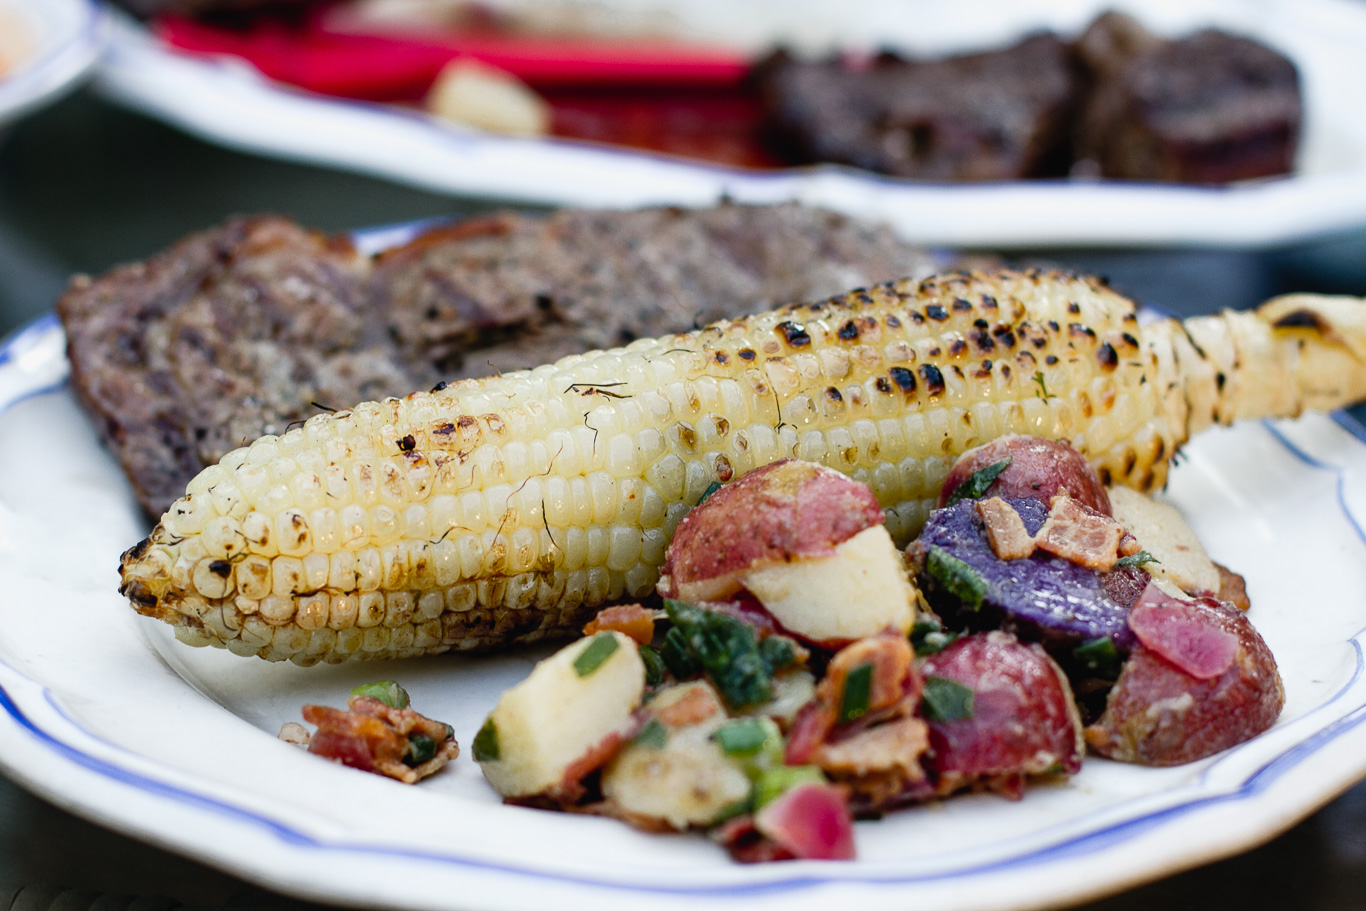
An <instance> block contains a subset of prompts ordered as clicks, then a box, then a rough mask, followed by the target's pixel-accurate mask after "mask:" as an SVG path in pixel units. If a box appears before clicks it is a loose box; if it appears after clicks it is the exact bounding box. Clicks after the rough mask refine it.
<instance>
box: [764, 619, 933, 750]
mask: <svg viewBox="0 0 1366 911" xmlns="http://www.w3.org/2000/svg"><path fill="white" fill-rule="evenodd" d="M913 659H914V653H913V652H912V651H911V644H910V642H909V641H908V640H907V639H906V637H905V636H903V635H901V634H900V633H897V632H895V631H894V630H888V631H886V632H884V633H881V634H879V635H877V636H870V637H868V638H867V639H860V640H858V641H857V642H854V643H852V644H850V645H847V646H845V647H844V648H843V649H841V650H840V651H839V652H837V653H836V654H835V657H833V658H831V659H830V666H829V667H828V668H827V670H826V673H825V677H824V679H822V680H821V682H820V683H818V684H816V694H815V696H814V697H813V698H812V700H811V701H810V702H808V703H807V704H806V705H804V706H802V709H801V711H799V712H798V713H797V717H796V718H794V719H793V721H792V732H791V733H790V734H789V735H788V740H787V751H786V754H785V759H784V761H785V762H786V763H787V764H788V765H804V764H806V763H807V762H809V761H810V760H811V757H812V755H813V754H814V753H815V751H816V749H817V748H818V747H819V746H820V745H821V744H822V743H824V742H825V741H827V740H828V739H829V737H830V734H831V732H832V731H834V729H835V727H836V725H837V724H838V722H839V707H840V703H841V702H842V701H843V699H844V683H845V680H846V679H847V678H848V676H849V672H850V671H852V670H853V669H854V668H856V667H859V666H860V665H863V664H871V665H872V667H873V674H872V687H871V689H870V692H869V698H868V711H867V713H866V714H865V716H864V718H865V720H866V721H872V720H874V719H875V718H877V717H880V716H881V715H882V714H885V713H886V712H887V711H888V710H891V709H894V708H895V707H897V706H899V705H901V704H903V703H907V702H910V703H912V704H913V703H914V702H915V700H917V699H919V698H920V676H919V675H918V674H916V673H915V672H914V670H913V669H912V667H911V662H912V660H913Z"/></svg>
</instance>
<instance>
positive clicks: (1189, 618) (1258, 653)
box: [1086, 595, 1285, 766]
mask: <svg viewBox="0 0 1366 911" xmlns="http://www.w3.org/2000/svg"><path fill="white" fill-rule="evenodd" d="M1147 600H1148V596H1147V595H1145V597H1144V598H1142V599H1140V603H1139V605H1135V610H1139V609H1140V606H1141V605H1143V604H1144V602H1146V601H1147ZM1162 607H1163V608H1164V609H1165V610H1167V611H1172V612H1176V611H1181V612H1182V613H1183V616H1182V617H1180V619H1179V623H1180V624H1181V625H1183V626H1188V627H1190V626H1203V627H1205V630H1206V635H1209V634H1213V635H1215V636H1218V635H1220V634H1231V635H1233V636H1234V637H1236V638H1237V648H1236V650H1235V651H1234V653H1233V657H1232V660H1231V662H1229V663H1228V668H1227V670H1225V671H1223V672H1222V673H1220V674H1218V675H1217V676H1213V677H1210V678H1209V679H1203V680H1202V679H1199V678H1198V677H1196V676H1194V675H1193V674H1192V673H1190V672H1189V671H1187V670H1185V669H1183V668H1182V667H1181V666H1178V663H1176V662H1180V663H1181V664H1184V665H1186V666H1187V667H1190V668H1191V669H1192V670H1195V671H1196V672H1197V673H1199V672H1200V671H1199V668H1198V663H1199V660H1200V658H1201V657H1203V656H1201V655H1200V654H1199V653H1198V652H1196V653H1195V654H1193V655H1192V656H1190V657H1187V658H1185V659H1183V657H1182V656H1181V655H1179V654H1174V655H1173V656H1172V657H1173V658H1175V659H1176V662H1174V661H1173V660H1172V659H1171V658H1167V657H1163V655H1162V654H1161V651H1167V652H1168V653H1171V651H1172V646H1171V644H1170V643H1164V642H1162V641H1160V640H1157V639H1155V638H1151V637H1149V636H1147V635H1145V639H1149V641H1151V642H1152V643H1153V644H1154V645H1156V646H1157V647H1156V648H1149V647H1148V646H1145V645H1143V644H1142V643H1139V644H1138V645H1136V646H1135V648H1134V650H1133V652H1132V653H1131V654H1130V655H1129V659H1128V661H1126V662H1125V664H1124V670H1123V672H1122V673H1121V674H1120V677H1119V681H1118V682H1117V683H1116V684H1115V686H1114V688H1113V689H1112V690H1111V691H1110V696H1109V699H1108V700H1107V701H1106V705H1105V712H1104V713H1103V714H1102V715H1101V717H1100V719H1099V720H1098V721H1097V722H1096V723H1095V724H1092V725H1090V726H1089V727H1087V728H1086V742H1087V744H1088V745H1090V747H1091V749H1093V750H1095V751H1096V752H1097V753H1099V754H1100V755H1102V756H1106V757H1108V758H1110V759H1117V760H1119V761H1121V762H1133V763H1138V764H1140V765H1155V766H1170V765H1181V764H1182V763H1187V762H1194V761H1195V760H1197V759H1204V758H1205V757H1206V756H1212V755H1214V754H1215V753H1218V752H1220V751H1222V750H1226V749H1228V748H1229V747H1232V746H1236V745H1237V744H1240V743H1242V742H1243V741H1245V740H1249V739H1251V738H1253V737H1255V736H1256V735H1258V734H1260V733H1261V732H1262V731H1265V730H1266V729H1267V728H1269V727H1271V725H1272V724H1273V723H1275V721H1276V718H1277V717H1278V716H1279V715H1280V713H1281V707H1282V706H1283V705H1284V704H1285V690H1284V689H1283V687H1282V685H1281V676H1280V673H1279V672H1278V671H1277V669H1276V659H1275V658H1273V657H1272V655H1271V650H1270V649H1269V648H1267V645H1266V642H1264V641H1263V640H1262V637H1261V636H1260V635H1259V634H1258V633H1257V630H1256V629H1254V628H1253V626H1252V623H1251V622H1250V621H1249V620H1248V619H1247V617H1246V616H1245V615H1244V614H1243V613H1242V612H1241V611H1239V610H1236V609H1234V608H1230V607H1227V606H1225V605H1223V604H1221V603H1219V602H1218V601H1216V600H1215V599H1213V598H1199V599H1197V600H1195V601H1192V602H1183V601H1177V600H1175V599H1165V601H1164V603H1163V604H1162ZM1197 648H1199V646H1198V645H1197ZM1192 651H1195V650H1194V649H1193V650H1192ZM1192 658H1194V659H1195V660H1192Z"/></svg>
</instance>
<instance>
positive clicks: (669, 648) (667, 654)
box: [659, 626, 702, 680]
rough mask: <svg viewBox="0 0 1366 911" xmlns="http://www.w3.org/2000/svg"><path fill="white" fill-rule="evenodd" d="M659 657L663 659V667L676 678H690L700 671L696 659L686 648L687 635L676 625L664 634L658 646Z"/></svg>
mask: <svg viewBox="0 0 1366 911" xmlns="http://www.w3.org/2000/svg"><path fill="white" fill-rule="evenodd" d="M659 657H660V658H662V659H664V665H665V667H667V668H668V669H669V673H671V674H673V675H674V677H675V678H676V679H678V680H690V679H692V678H693V677H696V676H697V675H698V674H700V673H702V668H701V666H700V665H699V664H698V663H697V659H696V658H694V657H693V656H692V652H690V651H689V650H688V640H687V637H685V636H684V635H683V631H682V630H680V629H679V628H678V627H676V626H675V627H674V628H673V629H671V630H669V631H668V632H667V633H666V634H665V635H664V643H663V644H662V645H661V646H660V648H659Z"/></svg>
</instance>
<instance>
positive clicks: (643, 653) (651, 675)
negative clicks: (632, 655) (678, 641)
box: [640, 645, 669, 686]
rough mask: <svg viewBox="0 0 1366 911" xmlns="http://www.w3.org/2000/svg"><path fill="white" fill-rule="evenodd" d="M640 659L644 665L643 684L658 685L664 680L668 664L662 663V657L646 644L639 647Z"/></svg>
mask: <svg viewBox="0 0 1366 911" xmlns="http://www.w3.org/2000/svg"><path fill="white" fill-rule="evenodd" d="M640 660H641V661H642V662H643V663H644V665H645V685H646V686H659V685H660V684H661V683H663V682H664V675H665V674H667V673H668V672H669V668H668V666H667V665H666V664H665V663H664V657H663V656H662V655H660V654H659V652H658V651H656V650H655V649H653V648H650V646H648V645H642V646H641V647H640Z"/></svg>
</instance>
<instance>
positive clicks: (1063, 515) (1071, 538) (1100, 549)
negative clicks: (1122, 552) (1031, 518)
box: [1034, 496, 1126, 572]
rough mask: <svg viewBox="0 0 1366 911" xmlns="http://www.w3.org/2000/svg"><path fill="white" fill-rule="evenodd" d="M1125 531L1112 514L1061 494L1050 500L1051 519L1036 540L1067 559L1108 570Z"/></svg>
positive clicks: (1038, 544) (1115, 556)
mask: <svg viewBox="0 0 1366 911" xmlns="http://www.w3.org/2000/svg"><path fill="white" fill-rule="evenodd" d="M1125 534H1126V532H1125V530H1124V526H1123V525H1120V524H1119V523H1118V522H1116V521H1115V520H1114V519H1112V518H1110V517H1109V516H1103V515H1101V514H1100V513H1098V512H1096V511H1094V510H1092V509H1089V508H1088V507H1087V506H1085V505H1084V504H1082V503H1080V502H1078V501H1076V500H1074V499H1072V498H1071V497H1065V496H1058V497H1054V498H1053V499H1052V500H1051V501H1050V507H1049V510H1048V518H1047V520H1045V521H1044V523H1043V527H1042V528H1040V529H1039V533H1038V534H1037V535H1035V536H1034V543H1035V545H1036V546H1037V547H1038V548H1039V549H1040V550H1045V551H1048V552H1049V553H1050V554H1054V555H1056V556H1059V557H1062V558H1063V559H1064V560H1070V561H1071V562H1073V563H1078V564H1080V565H1082V566H1085V567H1087V568H1088V569H1094V570H1096V571H1098V572H1105V571H1107V570H1109V569H1111V568H1113V567H1114V565H1115V561H1116V560H1118V559H1119V542H1120V540H1121V539H1122V538H1123V537H1124V535H1125Z"/></svg>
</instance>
